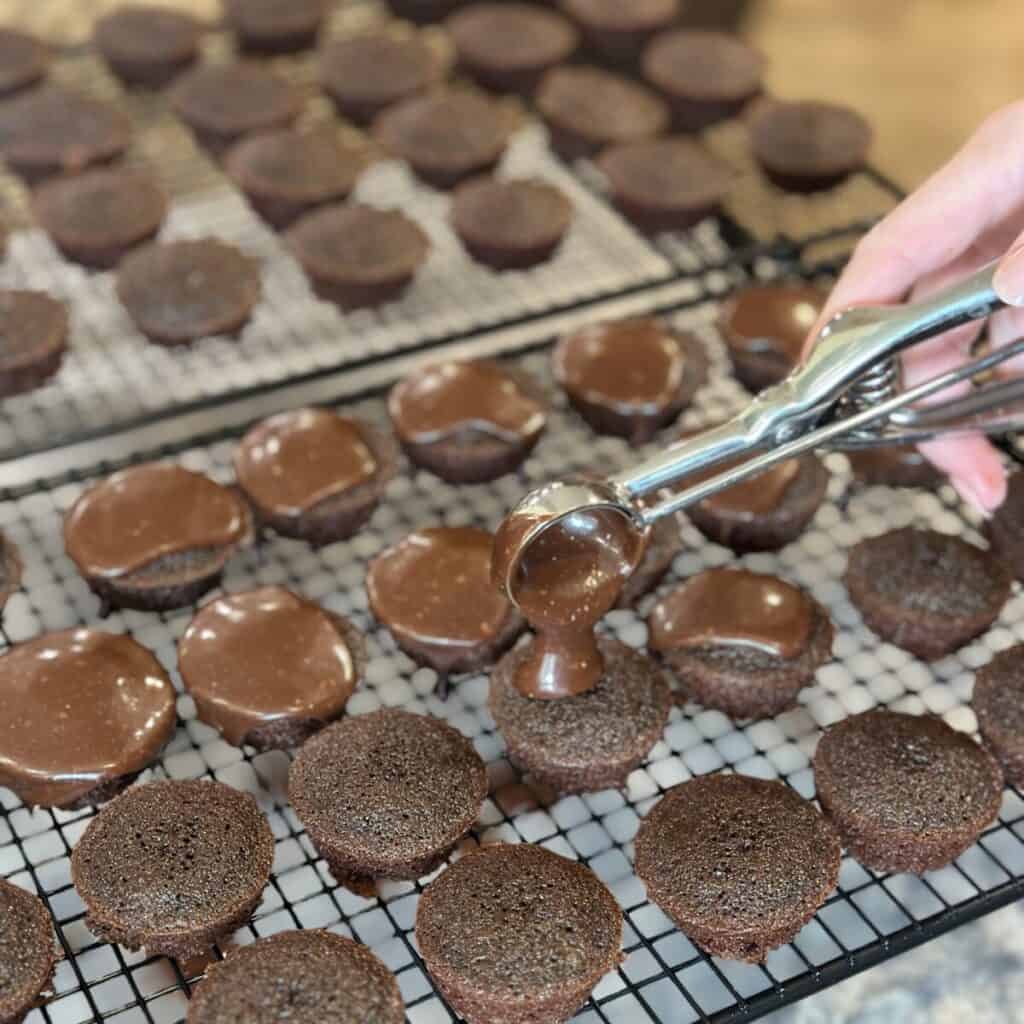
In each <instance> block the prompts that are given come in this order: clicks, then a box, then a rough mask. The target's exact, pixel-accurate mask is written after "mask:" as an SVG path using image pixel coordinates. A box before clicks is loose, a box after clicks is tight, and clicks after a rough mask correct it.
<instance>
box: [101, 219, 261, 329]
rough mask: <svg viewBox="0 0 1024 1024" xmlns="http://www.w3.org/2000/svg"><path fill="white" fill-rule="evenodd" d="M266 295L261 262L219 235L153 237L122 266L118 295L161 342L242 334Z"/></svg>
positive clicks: (142, 326)
mask: <svg viewBox="0 0 1024 1024" xmlns="http://www.w3.org/2000/svg"><path fill="white" fill-rule="evenodd" d="M261 294H262V286H261V283H260V270H259V267H258V265H257V264H256V262H255V261H254V260H253V259H251V258H250V257H249V256H246V255H245V253H243V252H242V251H241V250H240V249H236V248H235V246H233V245H228V243H227V242H221V241H220V240H219V239H216V238H199V239H195V240H189V241H181V242H151V243H149V244H148V245H143V246H140V247H139V248H137V249H135V250H134V251H133V252H131V253H129V254H128V255H127V256H126V257H125V258H124V259H123V260H122V261H121V264H120V266H119V267H118V271H117V297H118V299H120V301H121V304H122V305H123V306H124V308H125V309H126V310H127V312H128V315H129V316H130V317H131V318H132V320H133V321H134V322H135V326H136V327H138V329H139V330H140V331H141V332H142V333H143V334H144V335H145V336H146V337H147V338H149V340H150V341H152V342H154V343H155V344H157V345H167V346H174V345H187V344H189V343H191V342H193V341H196V340H198V339H199V338H208V337H210V336H212V335H223V336H226V337H231V336H234V335H237V334H238V333H239V332H240V331H241V330H242V328H243V327H244V326H245V325H246V324H247V323H248V322H249V318H250V317H251V315H252V311H253V309H254V308H255V306H256V303H257V302H259V300H260V296H261Z"/></svg>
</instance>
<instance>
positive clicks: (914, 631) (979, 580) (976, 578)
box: [844, 526, 1010, 661]
mask: <svg viewBox="0 0 1024 1024" xmlns="http://www.w3.org/2000/svg"><path fill="white" fill-rule="evenodd" d="M844 582H845V583H846V588H847V590H848V591H849V592H850V599H851V600H852V601H853V603H854V604H855V605H856V606H857V608H858V610H859V611H860V613H861V615H862V616H863V617H864V621H865V622H866V623H867V625H868V626H870V627H871V629H872V630H874V632H876V633H877V634H878V635H879V636H881V637H882V638H883V639H885V640H889V641H891V642H892V643H894V644H895V645H896V646H897V647H902V648H904V649H905V650H908V651H910V652H911V653H912V654H916V655H917V656H918V657H919V658H924V659H925V660H926V661H934V660H936V659H937V658H942V657H945V655H947V654H950V653H952V652H953V651H955V650H957V649H958V648H960V647H963V645H964V644H966V643H967V642H968V641H969V640H973V639H974V637H976V636H978V634H979V633H983V632H984V631H985V630H986V629H988V627H989V626H991V625H992V623H993V622H994V621H995V619H996V617H997V616H998V615H999V613H1000V611H1002V608H1003V605H1004V604H1005V603H1006V600H1007V598H1008V597H1009V596H1010V576H1009V573H1008V572H1007V571H1006V569H1004V567H1003V566H1002V565H1000V564H999V562H998V561H997V560H996V558H994V557H993V555H992V554H991V553H989V552H987V551H982V550H981V549H980V548H977V547H975V546H974V545H973V544H969V543H968V542H967V541H965V540H963V539H962V538H960V537H951V536H948V535H947V534H942V533H937V532H936V531H934V530H919V529H914V528H913V527H909V526H906V527H903V528H902V529H899V530H890V531H889V532H888V533H884V534H882V535H881V536H880V537H871V538H869V539H867V540H862V541H861V542H860V543H859V544H857V545H856V546H855V547H853V548H852V549H851V550H850V555H849V561H848V563H847V567H846V576H845V577H844Z"/></svg>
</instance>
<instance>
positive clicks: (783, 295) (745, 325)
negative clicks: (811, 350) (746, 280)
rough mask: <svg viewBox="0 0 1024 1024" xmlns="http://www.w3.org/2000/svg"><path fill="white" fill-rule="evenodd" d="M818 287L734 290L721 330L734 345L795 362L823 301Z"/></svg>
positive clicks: (755, 286) (788, 285)
mask: <svg viewBox="0 0 1024 1024" xmlns="http://www.w3.org/2000/svg"><path fill="white" fill-rule="evenodd" d="M824 301H825V296H824V295H823V294H822V292H821V290H820V289H818V288H815V287H814V286H813V285H806V284H762V285H753V286H751V287H749V288H745V289H743V290H742V291H740V292H737V293H736V295H734V296H733V297H732V298H731V299H730V300H729V302H728V303H726V306H725V308H724V310H723V312H722V321H721V324H722V331H723V333H724V335H725V340H726V342H727V343H728V344H729V345H730V346H731V347H733V348H737V349H741V350H743V351H746V352H751V353H757V352H766V351H771V352H775V353H778V354H779V355H781V356H783V357H785V358H786V359H787V360H788V361H789V362H791V363H795V362H796V361H797V359H798V358H799V357H800V353H801V351H802V349H803V345H804V342H805V341H806V340H807V334H808V332H809V331H810V329H811V328H812V327H813V326H814V321H815V320H817V318H818V314H819V313H820V312H821V308H822V306H823V305H824Z"/></svg>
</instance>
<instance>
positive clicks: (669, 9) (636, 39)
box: [560, 0, 681, 65]
mask: <svg viewBox="0 0 1024 1024" xmlns="http://www.w3.org/2000/svg"><path fill="white" fill-rule="evenodd" d="M560 6H561V8H562V10H563V11H564V12H565V13H566V14H568V15H569V17H570V18H572V19H573V21H575V22H576V24H577V25H578V26H579V28H580V31H582V33H583V40H584V42H585V43H586V46H587V48H588V49H589V50H590V51H591V52H592V53H593V54H594V56H596V57H598V58H599V59H601V60H602V61H606V62H608V63H611V64H627V65H633V64H636V62H637V61H638V60H639V58H640V55H641V54H642V53H643V50H644V47H645V46H646V45H647V44H648V43H649V42H650V40H651V39H652V38H653V37H654V36H655V35H656V34H657V33H658V32H661V31H662V30H663V29H666V28H669V27H670V26H671V25H672V24H673V23H674V22H675V21H676V19H677V18H678V17H679V12H680V8H681V2H680V0H630V2H629V3H622V0H560Z"/></svg>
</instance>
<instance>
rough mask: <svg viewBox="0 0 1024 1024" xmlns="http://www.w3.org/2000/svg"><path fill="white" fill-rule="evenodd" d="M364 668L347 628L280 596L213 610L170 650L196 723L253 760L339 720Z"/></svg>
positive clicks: (247, 595)
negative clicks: (245, 749) (253, 754)
mask: <svg viewBox="0 0 1024 1024" xmlns="http://www.w3.org/2000/svg"><path fill="white" fill-rule="evenodd" d="M365 662H366V647H365V642H364V641H363V638H362V635H361V634H360V633H359V631H358V630H357V629H356V628H355V626H353V625H352V623H351V622H349V621H348V620H347V619H345V618H344V617H342V616H341V615H335V614H332V613H331V612H328V611H326V610H325V609H323V608H321V607H320V606H319V605H318V604H314V603H313V602H312V601H307V600H306V599H305V598H302V597H299V595H298V594H295V593H293V592H292V591H290V590H287V589H286V588H284V587H279V586H267V587H258V588H257V589H256V590H248V591H245V592H243V593H237V594H228V595H226V596H224V597H219V598H217V599H216V600H214V601H211V602H210V603H209V604H207V605H205V606H204V607H203V608H201V609H200V610H199V612H197V614H196V616H195V618H193V620H192V622H191V623H190V624H189V626H188V629H186V630H185V634H184V636H183V637H182V638H181V640H180V641H179V643H178V671H179V672H180V673H181V678H182V681H183V682H184V684H185V689H186V690H187V691H188V692H189V693H190V694H191V695H192V699H193V700H194V701H195V705H196V716H197V717H198V718H199V720H200V721H201V722H206V724H207V725H210V726H212V727H213V728H214V729H216V730H217V731H218V732H220V733H221V735H222V736H223V737H224V738H225V739H226V740H227V741H228V743H231V744H233V745H234V746H236V747H240V746H243V745H245V746H250V747H255V748H256V749H257V750H287V749H288V748H290V747H296V746H298V745H299V744H300V743H302V742H303V740H305V739H307V738H308V737H309V736H311V735H312V734H313V733H315V732H317V731H318V730H319V729H322V728H323V727H324V726H325V725H327V724H328V722H331V721H333V720H334V719H336V718H338V717H340V715H341V713H342V712H343V711H344V709H345V704H346V703H347V702H348V699H349V697H351V696H352V693H353V691H354V690H355V688H356V686H357V685H358V683H359V679H360V677H361V675H362V673H363V669H364V667H365ZM2 665H3V661H2V659H0V668H2ZM0 677H2V672H0Z"/></svg>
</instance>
